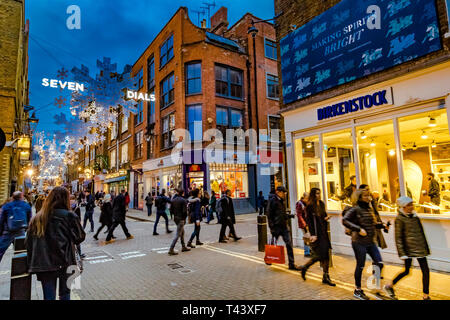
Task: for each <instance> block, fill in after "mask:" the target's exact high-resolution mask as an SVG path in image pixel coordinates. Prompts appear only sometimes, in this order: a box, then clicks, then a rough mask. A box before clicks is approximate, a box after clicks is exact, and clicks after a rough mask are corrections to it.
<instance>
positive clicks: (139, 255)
mask: <svg viewBox="0 0 450 320" xmlns="http://www.w3.org/2000/svg"><path fill="white" fill-rule="evenodd" d="M143 256H146V254H145V253H141V254H133V255H130V256H125V257H122V260H126V259H131V258H138V257H143Z"/></svg>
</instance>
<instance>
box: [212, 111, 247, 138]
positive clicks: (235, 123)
mask: <svg viewBox="0 0 450 320" xmlns="http://www.w3.org/2000/svg"><path fill="white" fill-rule="evenodd" d="M243 126H244V124H243V115H242V111H241V110H238V109H234V108H229V107H217V108H216V128H217V130H219V131H220V132H222V138H223V139H224V141H225V140H228V138H230V139H232V137H228V136H227V129H240V128H241V129H242V128H243Z"/></svg>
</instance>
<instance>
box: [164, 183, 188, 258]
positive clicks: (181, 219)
mask: <svg viewBox="0 0 450 320" xmlns="http://www.w3.org/2000/svg"><path fill="white" fill-rule="evenodd" d="M183 196H184V190H183V189H178V190H177V194H176V195H175V196H174V198H173V200H172V204H171V206H170V211H171V214H172V215H173V217H174V222H175V224H176V225H177V232H176V234H175V238H174V239H173V241H172V244H171V245H170V250H169V255H170V256H173V255H177V254H178V252H175V250H174V249H175V245H176V244H177V241H178V239H180V241H181V252H186V251H190V250H191V249H189V248H188V247H186V245H185V244H184V225H185V224H186V218H187V204H188V202H187V201H186V199H185V198H184V197H183Z"/></svg>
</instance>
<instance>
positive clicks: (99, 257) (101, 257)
mask: <svg viewBox="0 0 450 320" xmlns="http://www.w3.org/2000/svg"><path fill="white" fill-rule="evenodd" d="M103 258H108V256H98V257H88V258H84V259H83V260H95V259H103Z"/></svg>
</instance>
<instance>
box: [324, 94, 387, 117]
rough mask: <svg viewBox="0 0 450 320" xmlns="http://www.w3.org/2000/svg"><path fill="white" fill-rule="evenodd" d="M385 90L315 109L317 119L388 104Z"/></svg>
mask: <svg viewBox="0 0 450 320" xmlns="http://www.w3.org/2000/svg"><path fill="white" fill-rule="evenodd" d="M386 93H387V90H383V91H378V92H375V93H374V94H372V95H366V96H362V97H358V98H355V99H352V100H348V101H344V102H339V103H336V104H334V105H332V106H327V107H325V108H320V109H317V120H319V121H320V120H324V119H329V118H333V117H336V116H340V115H343V114H347V113H351V112H356V111H359V110H364V109H370V108H372V107H373V106H381V105H385V104H390V102H389V101H388V99H387V98H386Z"/></svg>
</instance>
